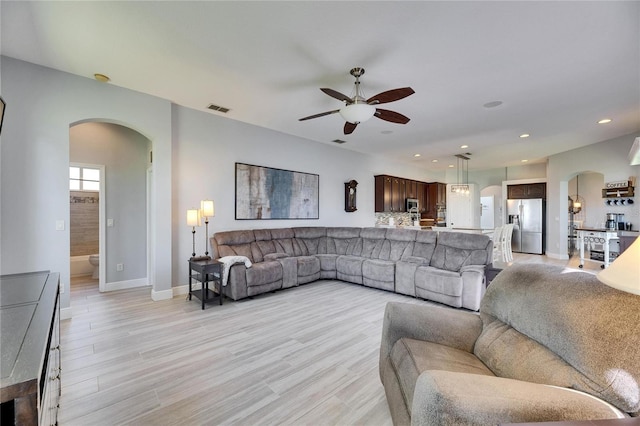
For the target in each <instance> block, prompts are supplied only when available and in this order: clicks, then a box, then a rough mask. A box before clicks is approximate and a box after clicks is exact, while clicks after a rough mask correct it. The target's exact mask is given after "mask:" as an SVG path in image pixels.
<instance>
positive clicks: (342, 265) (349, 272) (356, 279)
mask: <svg viewBox="0 0 640 426" xmlns="http://www.w3.org/2000/svg"><path fill="white" fill-rule="evenodd" d="M365 260H366V259H365V258H364V257H360V256H338V259H337V260H336V274H337V278H338V279H339V280H342V281H347V282H351V283H356V284H362V262H364V261H365Z"/></svg>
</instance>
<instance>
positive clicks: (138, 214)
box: [69, 120, 151, 291]
mask: <svg viewBox="0 0 640 426" xmlns="http://www.w3.org/2000/svg"><path fill="white" fill-rule="evenodd" d="M150 151H151V141H150V140H149V139H148V138H147V137H146V136H144V135H142V134H141V133H139V132H138V131H136V130H133V129H131V128H130V127H128V126H124V125H121V124H117V123H112V122H106V121H101V120H89V121H82V122H78V123H74V124H72V125H71V126H70V129H69V160H70V163H72V164H73V163H78V164H92V165H99V166H102V170H103V176H102V181H101V187H102V188H103V193H102V195H101V196H100V197H99V201H98V202H99V203H100V209H99V211H100V212H102V214H101V216H102V217H100V219H99V220H98V221H95V220H93V221H92V222H93V223H96V222H97V223H99V250H98V251H97V254H99V267H98V268H99V271H100V274H99V280H98V283H97V284H98V285H99V289H100V291H109V290H117V289H122V288H130V287H138V286H143V285H148V284H149V277H148V274H149V272H148V271H149V269H151V268H150V267H149V262H150V260H149V256H148V253H149V247H148V244H149V238H148V223H149V214H148V212H149V209H148V208H147V206H148V204H149V196H150V195H151V194H148V187H149V184H148V182H147V179H148V170H149V169H150V167H151V164H150V155H149V153H150ZM76 199H78V197H77V198H76ZM71 212H72V215H71V218H70V219H71V221H70V234H71V238H70V239H71V244H70V245H71V252H72V253H73V252H74V249H75V247H74V242H75V241H76V240H77V238H74V236H77V235H75V234H77V232H75V231H74V223H73V219H74V215H73V209H71ZM94 248H95V246H92V247H91V248H90V249H89V251H95V249H94ZM88 254H89V253H85V255H88ZM72 274H73V273H72Z"/></svg>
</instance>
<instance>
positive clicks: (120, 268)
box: [116, 263, 124, 272]
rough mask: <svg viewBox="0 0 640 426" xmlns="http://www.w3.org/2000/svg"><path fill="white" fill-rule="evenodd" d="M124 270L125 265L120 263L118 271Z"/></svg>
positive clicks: (117, 267)
mask: <svg viewBox="0 0 640 426" xmlns="http://www.w3.org/2000/svg"><path fill="white" fill-rule="evenodd" d="M123 270H124V263H118V264H117V265H116V271H118V272H121V271H123Z"/></svg>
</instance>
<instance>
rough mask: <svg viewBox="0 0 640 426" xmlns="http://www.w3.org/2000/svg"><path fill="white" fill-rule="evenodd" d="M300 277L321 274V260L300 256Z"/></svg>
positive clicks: (298, 258) (298, 259)
mask: <svg viewBox="0 0 640 426" xmlns="http://www.w3.org/2000/svg"><path fill="white" fill-rule="evenodd" d="M296 259H297V261H298V276H302V277H306V276H309V275H315V274H319V273H320V259H318V258H317V257H315V256H298V257H296Z"/></svg>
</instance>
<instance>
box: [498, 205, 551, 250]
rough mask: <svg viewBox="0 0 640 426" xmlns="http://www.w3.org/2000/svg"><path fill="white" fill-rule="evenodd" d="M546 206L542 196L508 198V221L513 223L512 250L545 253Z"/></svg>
mask: <svg viewBox="0 0 640 426" xmlns="http://www.w3.org/2000/svg"><path fill="white" fill-rule="evenodd" d="M544 216H545V206H544V200H543V199H541V198H535V199H529V200H507V221H508V223H513V225H514V226H513V235H512V236H511V251H513V252H517V253H532V254H544V238H545V220H544Z"/></svg>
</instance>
